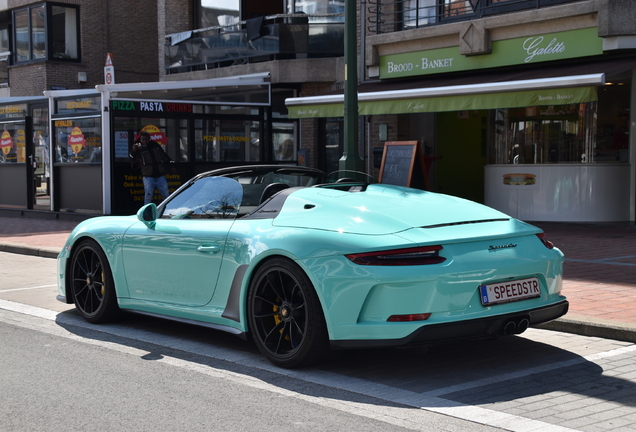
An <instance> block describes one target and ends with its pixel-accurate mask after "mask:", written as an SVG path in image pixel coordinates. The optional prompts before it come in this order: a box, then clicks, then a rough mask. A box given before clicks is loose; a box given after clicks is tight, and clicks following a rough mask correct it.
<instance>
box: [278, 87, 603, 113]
mask: <svg viewBox="0 0 636 432" xmlns="http://www.w3.org/2000/svg"><path fill="white" fill-rule="evenodd" d="M596 100H598V95H597V93H596V87H572V88H557V89H543V90H525V91H511V92H503V93H483V94H466V95H457V96H433V97H422V98H413V99H394V100H379V101H377V100H376V101H360V102H359V103H358V110H359V114H360V115H381V114H413V113H426V112H443V111H466V110H484V109H495V108H516V107H531V106H549V105H567V104H578V103H586V102H593V101H596ZM343 115H344V108H343V104H342V103H339V104H322V105H308V106H290V107H289V117H290V118H312V117H342V116H343Z"/></svg>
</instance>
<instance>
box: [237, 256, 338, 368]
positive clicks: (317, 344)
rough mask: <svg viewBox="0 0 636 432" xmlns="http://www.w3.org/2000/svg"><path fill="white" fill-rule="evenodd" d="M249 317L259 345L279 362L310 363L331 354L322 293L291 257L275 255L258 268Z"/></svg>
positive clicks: (254, 279)
mask: <svg viewBox="0 0 636 432" xmlns="http://www.w3.org/2000/svg"><path fill="white" fill-rule="evenodd" d="M248 319H249V326H250V332H251V334H252V337H253V339H254V342H255V343H256V345H257V346H258V349H259V350H260V351H261V353H262V354H263V355H264V356H265V357H266V358H267V359H268V360H269V361H270V362H272V363H273V364H275V365H277V366H280V367H285V368H293V367H298V366H306V365H309V364H314V363H318V362H321V361H324V360H325V359H326V358H327V357H328V356H329V354H330V348H329V336H328V333H327V326H326V323H325V318H324V315H323V312H322V307H321V306H320V301H319V300H318V296H317V295H316V292H315V290H314V287H313V285H312V283H311V281H310V280H309V278H308V277H307V275H305V273H304V272H303V271H302V270H301V269H300V268H299V267H298V266H297V265H296V264H295V263H294V262H293V261H291V260H288V259H285V258H273V259H270V260H268V261H267V262H265V263H264V264H263V265H261V267H260V268H259V269H258V270H257V271H256V274H255V275H254V277H253V279H252V282H251V284H250V289H249V293H248Z"/></svg>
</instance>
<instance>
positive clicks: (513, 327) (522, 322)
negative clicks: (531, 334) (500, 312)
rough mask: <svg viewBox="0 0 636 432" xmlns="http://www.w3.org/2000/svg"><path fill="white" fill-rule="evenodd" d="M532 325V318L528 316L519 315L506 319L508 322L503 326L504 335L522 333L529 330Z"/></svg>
mask: <svg viewBox="0 0 636 432" xmlns="http://www.w3.org/2000/svg"><path fill="white" fill-rule="evenodd" d="M528 327H530V320H529V319H528V318H526V317H517V318H514V319H511V320H509V321H506V323H505V324H504V325H503V327H502V328H501V333H502V334H503V335H504V336H512V335H515V334H521V333H523V332H524V331H526V330H528Z"/></svg>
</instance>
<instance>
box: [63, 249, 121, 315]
mask: <svg viewBox="0 0 636 432" xmlns="http://www.w3.org/2000/svg"><path fill="white" fill-rule="evenodd" d="M68 283H70V288H71V292H72V295H73V300H74V302H75V308H76V309H77V311H78V312H79V313H80V315H82V317H83V318H84V319H85V320H86V321H88V322H91V323H102V322H107V321H111V320H112V319H114V318H115V317H116V316H117V314H118V312H119V306H118V305H117V296H116V293H115V284H114V282H113V276H112V273H111V270H110V266H109V264H108V260H107V259H106V255H105V254H104V252H103V251H102V249H101V247H100V246H99V245H98V244H97V243H96V242H95V241H94V240H83V241H82V242H81V243H80V244H79V245H78V246H77V248H76V249H75V251H74V252H73V256H72V258H71V267H70V280H69V281H68Z"/></svg>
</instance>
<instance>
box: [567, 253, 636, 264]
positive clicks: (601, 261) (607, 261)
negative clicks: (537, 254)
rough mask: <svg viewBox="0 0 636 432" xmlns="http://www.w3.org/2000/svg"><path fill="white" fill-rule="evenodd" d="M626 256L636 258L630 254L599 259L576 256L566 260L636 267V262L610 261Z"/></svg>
mask: <svg viewBox="0 0 636 432" xmlns="http://www.w3.org/2000/svg"><path fill="white" fill-rule="evenodd" d="M625 258H636V257H635V256H631V255H630V256H624V257H617V258H603V259H597V260H584V259H576V258H566V259H565V261H571V262H579V263H587V264H607V265H617V266H630V267H636V264H634V263H621V262H612V261H610V260H614V259H625Z"/></svg>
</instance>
